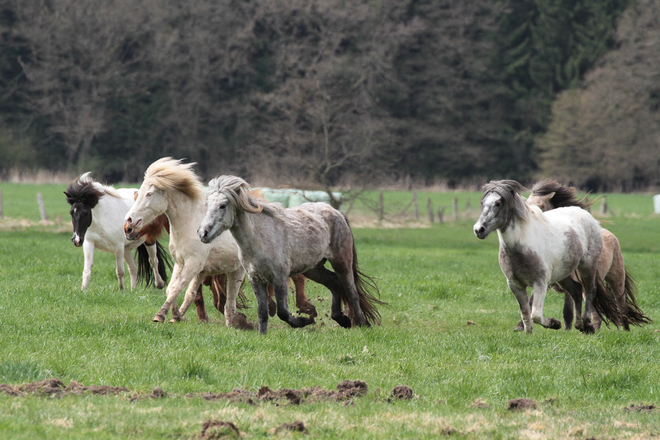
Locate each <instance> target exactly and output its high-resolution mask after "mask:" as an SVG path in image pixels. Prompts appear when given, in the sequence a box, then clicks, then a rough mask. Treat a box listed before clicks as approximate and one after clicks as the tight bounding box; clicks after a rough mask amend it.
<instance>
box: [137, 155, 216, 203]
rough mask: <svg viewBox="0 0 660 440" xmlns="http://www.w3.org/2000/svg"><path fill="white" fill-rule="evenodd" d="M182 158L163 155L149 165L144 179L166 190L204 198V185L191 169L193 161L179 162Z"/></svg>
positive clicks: (200, 198) (193, 197) (197, 198)
mask: <svg viewBox="0 0 660 440" xmlns="http://www.w3.org/2000/svg"><path fill="white" fill-rule="evenodd" d="M182 160H183V159H173V158H171V157H163V158H161V159H158V160H157V161H156V162H154V163H152V164H151V165H149V168H147V171H146V172H145V173H144V181H145V182H146V181H149V183H151V184H152V185H153V186H155V187H156V188H158V189H160V190H163V191H166V192H173V191H180V192H182V193H183V194H185V195H186V196H188V197H190V198H191V199H194V200H203V199H204V186H203V185H202V182H201V181H200V180H199V177H198V176H197V174H195V172H194V171H193V170H192V167H193V165H195V163H194V162H193V163H186V164H183V163H181V161H182Z"/></svg>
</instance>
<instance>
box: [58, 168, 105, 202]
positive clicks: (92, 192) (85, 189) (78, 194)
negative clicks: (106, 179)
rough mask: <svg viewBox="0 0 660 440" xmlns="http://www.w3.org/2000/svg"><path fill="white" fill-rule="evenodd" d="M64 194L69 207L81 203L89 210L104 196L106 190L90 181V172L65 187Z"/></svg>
mask: <svg viewBox="0 0 660 440" xmlns="http://www.w3.org/2000/svg"><path fill="white" fill-rule="evenodd" d="M64 194H65V195H66V201H67V202H68V203H69V205H74V204H75V203H82V204H84V205H87V206H89V207H90V208H94V207H95V206H96V205H97V204H98V203H99V200H100V199H101V197H103V196H104V195H105V194H106V188H105V187H104V186H103V185H101V184H100V183H98V182H96V181H94V179H92V172H91V171H88V172H86V173H85V174H83V175H81V176H80V177H79V178H77V179H75V180H74V181H73V182H71V183H70V184H69V186H67V188H66V191H64Z"/></svg>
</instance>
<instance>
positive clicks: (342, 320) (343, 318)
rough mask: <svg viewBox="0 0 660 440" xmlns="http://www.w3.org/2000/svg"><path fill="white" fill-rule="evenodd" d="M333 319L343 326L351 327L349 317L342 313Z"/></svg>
mask: <svg viewBox="0 0 660 440" xmlns="http://www.w3.org/2000/svg"><path fill="white" fill-rule="evenodd" d="M335 321H337V324H339V325H340V326H342V327H343V328H351V319H350V318H349V317H348V316H346V315H343V314H342V315H341V316H340V317H339V318H337V319H335Z"/></svg>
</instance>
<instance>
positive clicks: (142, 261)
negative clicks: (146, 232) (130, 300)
mask: <svg viewBox="0 0 660 440" xmlns="http://www.w3.org/2000/svg"><path fill="white" fill-rule="evenodd" d="M152 246H153V245H152ZM136 253H137V266H138V275H137V279H138V283H144V285H145V286H146V287H149V286H153V285H154V282H155V280H154V274H153V272H152V270H151V263H149V252H147V245H146V244H141V245H140V246H138V248H137V250H136ZM156 257H158V273H159V274H160V277H161V278H162V279H163V281H165V282H167V271H168V270H169V271H170V272H171V271H172V265H173V262H172V257H171V256H170V254H169V253H168V252H167V251H166V250H165V247H163V245H161V244H160V242H158V241H157V242H156Z"/></svg>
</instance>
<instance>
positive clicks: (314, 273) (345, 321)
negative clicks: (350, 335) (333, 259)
mask: <svg viewBox="0 0 660 440" xmlns="http://www.w3.org/2000/svg"><path fill="white" fill-rule="evenodd" d="M323 263H324V261H321V262H320V263H319V264H317V265H316V267H314V268H312V269H310V270H308V271H307V272H305V273H303V275H305V277H307V278H309V279H310V280H312V281H314V282H316V283H319V284H321V285H323V286H325V287H326V288H327V289H328V290H329V291H330V293H332V306H331V309H330V310H331V312H330V317H331V318H332V319H334V320H335V321H336V322H337V324H339V325H340V326H342V327H344V328H350V327H351V319H350V318H349V317H348V316H346V315H344V313H343V312H342V310H341V294H342V287H341V282H340V281H339V277H338V276H337V275H336V274H335V273H334V272H332V271H330V270H328V269H326V267H325V266H323Z"/></svg>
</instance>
